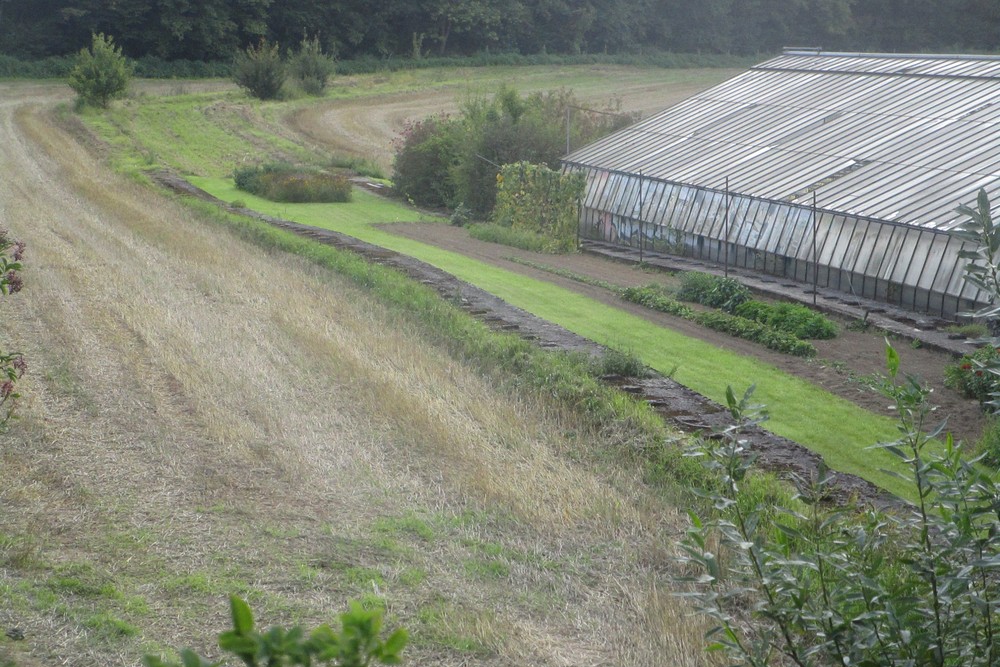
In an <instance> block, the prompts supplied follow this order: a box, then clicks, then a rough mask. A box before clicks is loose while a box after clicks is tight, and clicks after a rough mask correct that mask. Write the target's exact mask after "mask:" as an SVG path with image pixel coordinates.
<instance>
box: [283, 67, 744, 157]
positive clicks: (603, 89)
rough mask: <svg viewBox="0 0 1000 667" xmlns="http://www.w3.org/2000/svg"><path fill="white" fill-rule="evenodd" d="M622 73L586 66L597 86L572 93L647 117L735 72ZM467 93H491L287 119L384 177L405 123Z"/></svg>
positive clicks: (331, 104)
mask: <svg viewBox="0 0 1000 667" xmlns="http://www.w3.org/2000/svg"><path fill="white" fill-rule="evenodd" d="M623 71H625V70H623V69H621V68H616V67H609V66H595V67H593V68H591V74H597V75H598V79H597V81H599V82H600V85H594V86H593V87H591V88H586V87H583V88H580V87H576V86H574V92H575V94H576V95H577V96H578V98H579V99H580V101H582V102H586V103H590V104H594V105H598V106H600V105H604V104H606V103H608V102H609V99H608V90H613V91H614V97H615V98H616V99H617V100H619V101H620V102H621V105H622V109H623V110H625V111H629V112H633V111H634V112H639V113H640V114H642V115H643V116H646V115H649V114H651V113H653V112H655V111H659V110H661V109H665V108H666V107H668V106H670V105H672V104H675V103H677V102H679V101H681V100H684V99H686V98H688V97H690V96H691V95H693V94H695V93H697V92H700V91H701V90H704V89H705V88H707V87H708V86H709V85H710V84H708V83H706V80H707V81H713V82H714V81H722V80H723V79H726V78H728V77H730V76H732V75H734V74H735V73H737V72H738V71H739V70H722V69H715V70H690V71H689V75H688V76H689V77H690V81H681V82H679V83H675V84H673V85H658V84H650V83H648V82H640V83H633V82H631V81H629V80H628V78H627V77H623ZM629 71H634V70H629ZM546 77H547V78H546V82H547V83H546V85H545V86H542V85H540V84H534V83H533V82H532V81H531V80H530V79H528V80H522V79H518V80H517V81H516V85H517V87H518V89H519V90H521V91H522V92H531V91H535V90H543V89H547V88H550V87H551V85H550V84H549V83H548V82H550V81H551V80H552V78H551V77H552V75H551V74H548V75H546ZM706 77H707V78H706ZM501 83H504V82H503V80H498V81H497V82H496V85H497V86H499V85H500V84H501ZM336 85H341V86H347V87H350V86H351V85H352V80H351V79H349V78H348V79H347V80H345V81H341V82H338V83H337V84H336ZM470 92H476V93H481V94H484V95H490V94H492V90H490V89H486V90H482V91H469V90H468V89H467V88H466V87H465V86H463V85H461V84H452V85H442V86H436V87H433V88H430V89H424V90H417V91H407V92H401V93H390V94H385V95H380V96H373V97H371V96H369V97H363V98H360V99H346V100H330V101H328V102H324V103H321V104H315V105H310V106H308V107H305V108H303V109H301V110H299V111H297V112H295V113H293V114H291V115H290V116H289V117H288V119H287V121H288V123H289V125H290V126H291V127H292V128H293V129H295V130H297V131H298V132H300V133H301V134H302V135H303V136H304V137H306V138H307V139H308V141H310V142H311V143H313V144H316V145H319V146H320V147H322V148H323V149H325V150H327V151H329V152H331V153H347V154H350V155H356V156H359V157H363V158H366V159H370V160H374V161H375V162H376V163H377V164H379V165H380V166H381V167H382V169H383V170H384V171H385V173H386V174H387V175H388V174H391V172H392V159H393V155H394V154H395V149H394V148H393V145H392V144H393V140H394V139H395V137H396V136H397V135H398V134H399V133H400V131H402V129H403V128H404V127H405V125H406V123H407V122H410V121H416V120H421V119H423V118H426V117H427V116H431V115H434V114H438V113H444V114H449V113H454V112H455V111H457V110H458V107H459V103H460V101H461V99H462V96H463V95H465V94H468V93H470Z"/></svg>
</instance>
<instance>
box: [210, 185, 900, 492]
mask: <svg viewBox="0 0 1000 667" xmlns="http://www.w3.org/2000/svg"><path fill="white" fill-rule="evenodd" d="M192 181H193V182H194V183H195V184H196V185H198V186H199V187H202V188H203V189H205V190H207V191H209V192H211V193H212V194H214V195H216V196H217V197H219V198H220V199H223V200H226V201H232V200H235V199H242V200H244V201H245V202H246V203H247V204H248V205H249V206H250V207H252V208H254V209H256V210H259V211H262V212H264V213H268V214H271V215H275V216H280V217H284V218H287V219H291V220H295V221H297V222H302V223H305V224H309V225H315V226H317V227H323V228H327V229H334V230H336V231H340V232H343V233H346V234H350V235H351V236H354V237H356V238H360V239H362V240H365V241H368V242H370V243H374V244H377V245H380V246H382V247H386V248H390V249H392V250H395V251H397V252H401V253H405V254H407V255H411V256H413V257H417V258H419V259H421V260H423V261H425V262H428V263H429V264H433V265H434V266H437V267H439V268H441V269H443V270H445V271H448V272H449V273H451V274H453V275H456V276H458V277H460V278H462V279H463V280H466V281H468V282H470V283H472V284H475V285H477V286H479V287H482V288H483V289H486V290H487V291H489V292H492V293H493V294H496V295H497V296H500V297H501V298H503V299H504V300H506V301H507V302H509V303H512V304H514V305H516V306H518V307H520V308H524V309H525V310H527V311H529V312H532V313H534V314H536V315H538V316H539V317H542V318H544V319H546V320H549V321H551V322H555V323H557V324H560V325H562V326H564V327H566V328H567V329H569V330H571V331H574V332H576V333H579V334H581V335H583V336H586V337H588V338H590V339H591V340H596V341H598V342H601V343H605V344H608V345H611V346H612V347H618V348H621V349H627V350H632V351H634V352H636V353H637V354H639V355H640V356H641V357H642V358H643V360H644V361H645V362H646V363H648V364H649V365H650V366H652V367H653V368H655V369H657V370H659V371H661V372H667V371H669V370H670V369H671V368H673V367H674V366H677V367H678V368H677V371H676V372H675V373H674V376H673V377H674V378H675V379H677V380H678V381H679V382H681V383H682V384H684V385H685V386H687V387H690V388H691V389H694V390H695V391H697V392H699V393H701V394H703V395H705V396H708V397H709V398H712V399H714V400H716V401H720V402H724V401H725V391H726V386H727V385H732V386H734V387H736V388H738V389H742V388H744V387H747V386H749V385H751V384H754V383H756V384H757V392H756V394H755V396H756V398H757V400H758V401H759V402H762V403H764V404H766V405H767V406H768V408H769V410H770V412H771V420H770V422H769V423H768V425H767V426H768V428H769V429H770V430H772V431H773V432H775V433H778V434H779V435H783V436H785V437H787V438H790V439H792V440H794V441H796V442H799V443H802V444H804V445H805V446H807V447H809V448H810V449H812V450H814V451H816V452H818V453H820V454H822V455H823V456H824V458H826V460H827V462H828V463H829V464H830V466H831V467H833V468H835V469H837V470H841V471H845V472H852V473H854V474H857V475H860V476H862V477H864V478H866V479H868V480H870V481H872V482H874V483H876V484H878V485H879V486H882V487H884V488H887V489H890V490H892V491H894V492H896V493H900V494H904V495H905V494H906V492H907V489H906V486H905V485H903V484H900V481H899V480H898V479H896V478H895V477H893V476H892V475H888V474H885V473H883V472H882V471H881V468H895V467H896V465H897V463H896V459H895V458H894V457H892V456H890V455H887V454H886V453H885V452H882V451H872V450H870V449H869V448H868V447H869V446H870V445H871V444H873V443H875V442H879V441H888V440H892V439H894V438H895V437H896V431H895V422H893V421H892V420H889V419H887V418H884V417H880V416H877V415H874V414H872V413H870V412H868V411H866V410H863V409H861V408H859V407H858V406H856V405H854V404H853V403H850V402H848V401H845V400H843V399H841V398H839V397H836V396H834V395H832V394H830V393H829V392H826V391H824V390H822V389H819V388H818V387H816V386H814V385H811V384H809V383H808V382H804V381H802V380H800V379H798V378H796V377H794V376H790V375H788V374H787V373H784V372H782V371H780V370H778V369H776V368H774V367H773V366H770V365H769V364H765V363H762V362H760V361H758V360H756V359H752V358H749V357H743V356H740V355H736V354H732V353H730V352H727V351H726V350H721V349H719V348H716V347H714V346H712V345H709V344H707V343H704V342H702V341H700V340H697V339H693V338H689V337H687V336H683V335H681V334H678V333H676V332H673V331H670V330H668V329H663V328H661V327H658V326H656V325H654V324H651V323H650V322H647V321H646V320H643V319H642V318H639V317H635V316H633V315H630V314H629V313H626V312H624V311H621V310H617V309H615V308H610V307H608V306H605V305H603V304H599V303H596V302H594V301H592V300H591V299H587V298H586V297H583V296H580V295H578V294H576V293H574V292H572V291H569V290H566V289H563V288H560V287H556V286H554V285H551V284H549V283H546V282H543V281H538V280H533V279H530V278H526V277H524V276H521V275H518V274H516V273H513V272H510V271H505V270H503V269H499V268H496V267H492V266H489V265H486V264H483V263H481V262H477V261H475V260H470V259H468V258H466V257H464V256H461V255H458V254H456V253H452V252H448V251H445V250H441V249H439V248H436V247H433V246H429V245H427V244H424V243H419V242H417V241H412V240H410V239H405V238H402V237H398V236H395V235H393V234H390V233H388V232H385V231H382V230H379V229H376V228H374V227H372V226H371V223H373V222H405V221H415V220H419V219H422V218H421V216H420V215H419V214H418V213H416V212H414V211H412V210H410V209H407V208H405V207H402V206H399V205H396V204H393V203H392V202H388V201H385V200H381V199H379V198H377V197H374V196H372V195H369V194H368V193H365V192H357V193H356V201H355V203H352V204H350V205H347V206H344V205H315V204H312V205H301V204H300V205H292V204H276V203H274V202H269V201H267V200H264V199H260V198H256V197H252V196H249V195H247V193H244V192H240V191H238V190H236V189H235V187H234V186H233V185H232V183H231V181H230V180H228V179H210V178H193V179H192Z"/></svg>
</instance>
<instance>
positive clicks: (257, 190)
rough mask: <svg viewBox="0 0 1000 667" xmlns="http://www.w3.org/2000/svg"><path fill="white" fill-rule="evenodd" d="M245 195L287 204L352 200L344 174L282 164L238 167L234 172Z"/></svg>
mask: <svg viewBox="0 0 1000 667" xmlns="http://www.w3.org/2000/svg"><path fill="white" fill-rule="evenodd" d="M233 179H234V180H235V181H236V187H237V188H239V189H240V190H243V191H244V192H249V193H250V194H253V195H257V196H258V197H263V198H264V199H270V200H271V201H276V202H287V203H312V204H315V203H335V202H336V203H344V202H349V201H351V182H350V181H349V180H348V179H347V177H346V176H344V175H343V174H330V173H326V172H322V171H319V170H317V169H304V168H301V167H295V166H292V165H289V164H283V163H268V164H265V165H262V166H260V167H240V168H239V169H237V170H236V171H235V172H233Z"/></svg>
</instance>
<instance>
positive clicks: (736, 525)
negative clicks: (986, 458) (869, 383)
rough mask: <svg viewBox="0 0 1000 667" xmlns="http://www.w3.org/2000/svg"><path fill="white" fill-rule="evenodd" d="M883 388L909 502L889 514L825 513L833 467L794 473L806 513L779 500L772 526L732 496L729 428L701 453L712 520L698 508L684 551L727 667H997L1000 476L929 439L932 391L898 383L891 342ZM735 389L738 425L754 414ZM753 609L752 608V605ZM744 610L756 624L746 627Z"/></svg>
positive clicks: (740, 472) (743, 458)
mask: <svg viewBox="0 0 1000 667" xmlns="http://www.w3.org/2000/svg"><path fill="white" fill-rule="evenodd" d="M887 366H888V369H889V379H888V380H887V381H886V383H885V384H884V385H883V386H882V390H883V392H884V393H885V394H886V396H887V397H889V398H890V399H891V400H892V401H893V402H894V404H895V409H896V414H897V415H899V427H900V433H901V434H902V435H901V437H900V438H899V440H897V441H895V442H893V443H889V444H883V445H878V446H881V447H884V448H885V449H887V450H888V451H890V452H892V453H893V454H895V455H896V456H898V457H900V459H901V460H902V461H903V462H905V463H906V465H907V468H908V469H909V479H910V481H911V482H912V484H913V489H914V492H915V493H914V497H915V498H916V502H915V504H913V505H906V506H900V507H899V508H897V509H896V510H894V511H892V512H889V513H885V514H882V513H879V512H875V511H870V512H867V513H864V514H860V513H852V512H856V510H853V509H848V510H828V509H825V508H824V506H823V502H824V500H825V499H826V498H827V497H828V494H829V493H830V492H831V490H832V488H833V483H834V480H833V475H832V474H830V473H829V472H828V471H826V470H823V469H820V470H819V473H818V475H817V477H816V478H815V479H812V480H799V483H800V495H799V500H800V501H801V502H802V503H804V505H805V507H806V508H807V509H806V511H804V512H800V511H797V510H794V509H791V508H786V510H787V516H788V517H789V519H788V520H787V521H783V522H782V523H781V524H780V525H779V526H778V527H779V529H780V530H779V531H778V532H777V534H776V533H775V531H773V530H772V529H771V527H770V526H768V525H767V523H768V522H766V521H763V520H761V517H762V516H763V512H771V511H773V510H772V509H771V508H765V507H762V506H755V507H749V508H747V507H745V506H744V505H743V504H741V503H740V502H738V501H737V499H738V496H739V488H740V487H741V486H742V485H743V484H744V482H745V479H746V476H747V474H748V471H749V468H750V466H751V464H752V462H753V455H752V454H751V453H750V452H748V451H747V450H746V448H745V446H744V442H743V440H742V438H741V436H740V429H739V427H735V428H733V429H730V430H729V431H727V432H726V433H725V434H724V438H723V439H722V440H720V441H705V442H704V443H703V444H702V447H701V448H700V449H699V450H698V451H697V454H698V455H700V456H701V457H702V458H703V459H704V460H705V461H706V465H707V467H709V468H710V469H712V470H714V471H716V472H717V473H718V474H719V476H720V479H721V481H722V491H721V492H719V493H716V494H713V495H712V498H711V499H712V500H713V501H714V505H715V507H716V508H718V509H720V510H721V512H720V515H719V516H718V517H716V518H712V519H710V520H702V519H700V518H699V517H697V516H694V515H692V524H691V528H690V530H689V532H688V537H687V539H686V540H685V541H684V544H683V548H684V551H685V553H686V560H687V562H688V563H689V564H690V565H692V566H694V567H696V568H697V569H698V570H699V571H700V572H701V575H700V576H698V577H697V578H696V592H695V593H694V595H693V598H694V599H695V601H696V603H697V604H698V605H699V607H700V608H701V610H702V611H703V612H704V613H706V614H708V616H709V617H711V618H712V619H713V620H714V621H715V622H716V624H717V627H716V628H715V629H714V630H713V631H712V632H710V633H709V637H710V638H711V641H712V644H711V645H710V648H711V649H714V650H716V651H721V652H723V653H724V654H725V655H726V657H727V658H728V661H727V663H726V664H734V665H752V666H754V667H765V666H770V665H778V664H794V665H800V666H803V667H805V666H813V665H815V666H817V667H818V666H823V665H870V666H871V667H881V666H883V665H886V666H888V665H914V666H916V665H921V666H924V665H926V666H933V667H944V666H946V665H954V666H956V667H957V666H959V665H961V666H962V667H987V666H995V665H997V664H1000V633H998V632H997V628H996V618H997V610H998V608H1000V578H998V577H997V576H996V572H997V567H998V564H1000V518H998V515H997V512H996V507H997V498H1000V484H998V483H997V482H996V481H994V480H993V479H991V478H990V477H989V476H987V475H986V474H985V473H983V472H982V471H981V470H980V469H979V468H978V467H977V466H976V465H975V463H974V462H969V461H966V460H964V459H963V458H962V453H961V448H960V446H959V445H956V444H955V443H954V442H953V441H952V440H951V438H950V437H948V438H946V441H945V444H944V448H943V450H942V449H937V446H936V445H932V443H933V442H934V441H935V439H936V438H938V437H939V436H940V435H941V428H938V429H931V430H930V432H926V431H927V430H928V428H929V426H928V424H929V420H930V417H931V408H930V407H929V406H928V405H927V396H928V395H929V393H930V392H929V390H927V389H925V388H924V387H922V386H920V384H919V383H918V382H917V381H915V380H914V379H913V378H906V379H905V380H900V379H899V378H898V371H899V357H898V356H897V354H896V352H895V350H893V349H892V348H891V347H888V348H887ZM746 398H747V397H746V396H745V397H744V401H740V402H737V401H736V400H735V399H734V398H733V394H732V392H731V391H730V392H729V404H730V409H731V411H732V412H733V414H734V417H736V418H737V420H738V421H739V422H743V423H746V422H750V423H755V422H756V421H758V420H756V419H754V418H753V415H752V412H750V411H748V410H747V406H746V405H745V404H746ZM748 605H749V606H748ZM743 613H749V614H750V615H751V616H752V618H753V620H754V621H755V623H754V629H753V630H752V631H749V632H747V631H745V630H744V628H745V627H746V626H745V623H744V621H743V619H741V618H738V616H739V615H742V614H743Z"/></svg>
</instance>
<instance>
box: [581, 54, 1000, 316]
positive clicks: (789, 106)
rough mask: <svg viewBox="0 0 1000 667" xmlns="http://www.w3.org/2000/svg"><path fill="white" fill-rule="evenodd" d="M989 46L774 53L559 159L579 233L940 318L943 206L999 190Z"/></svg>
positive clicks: (950, 227) (994, 62) (952, 266)
mask: <svg viewBox="0 0 1000 667" xmlns="http://www.w3.org/2000/svg"><path fill="white" fill-rule="evenodd" d="M998 123H1000V58H996V57H979V56H975V57H974V56H898V55H872V54H834V53H824V52H812V51H808V52H807V51H786V53H785V54H783V55H782V56H779V57H777V58H774V59H772V60H769V61H767V62H765V63H762V64H761V65H758V66H756V67H754V68H752V69H750V70H749V71H747V72H745V73H744V74H741V75H739V76H737V77H735V78H734V79H731V80H729V81H727V82H725V83H723V84H721V85H719V86H716V87H714V88H711V89H709V90H707V91H705V92H703V93H701V94H699V95H696V96H695V97H693V98H690V99H688V100H687V101H685V102H682V103H681V104H679V105H677V106H674V107H672V108H670V109H668V110H666V111H664V112H662V113H660V114H657V115H654V116H651V117H650V118H648V119H646V120H644V121H641V122H639V123H638V124H636V125H633V126H632V127H629V128H626V129H625V130H622V131H620V132H618V133H615V134H613V135H611V136H609V137H606V138H605V139H603V140H601V141H598V142H596V143H593V144H591V145H589V146H586V147H584V148H582V149H580V150H577V151H575V152H573V153H571V154H570V155H569V156H567V158H566V160H565V162H564V164H565V167H566V168H567V169H570V170H580V171H582V172H584V173H585V175H586V177H587V190H586V194H585V198H584V200H583V202H582V207H581V218H580V232H581V236H582V237H584V238H590V239H594V240H599V241H604V242H608V243H617V244H625V245H629V246H632V247H635V248H640V247H641V248H644V249H646V250H649V251H655V252H667V253H677V254H684V255H687V256H693V257H697V258H701V259H706V260H711V261H716V262H719V263H728V264H730V265H732V266H740V267H745V268H749V269H753V270H757V271H760V272H764V273H769V274H773V275H776V276H783V277H787V278H790V279H794V280H798V281H803V282H807V283H812V282H814V281H815V282H816V283H817V284H818V285H819V286H822V287H829V288H833V289H837V290H840V291H843V292H845V293H848V294H854V295H856V296H863V297H868V298H873V299H876V300H879V301H883V302H887V303H892V304H897V305H901V306H903V307H905V308H909V309H912V310H915V311H920V312H925V313H929V314H934V315H940V316H944V317H949V318H952V317H955V316H956V315H957V314H958V313H960V312H963V311H966V310H968V309H971V308H975V307H977V306H978V305H982V304H984V303H985V301H986V299H987V295H985V294H981V293H980V292H979V290H977V289H975V288H974V287H972V286H969V285H967V284H966V283H965V281H964V280H963V273H964V272H963V269H964V266H965V264H966V263H967V260H964V259H962V258H960V257H959V251H960V250H961V249H962V248H963V243H962V242H961V241H960V240H959V239H958V238H956V237H955V236H954V233H953V232H954V230H955V229H956V228H957V227H958V226H959V225H960V224H961V223H962V222H964V217H963V216H961V215H960V214H959V213H958V212H957V211H956V208H957V207H958V205H959V204H966V205H973V204H974V202H975V200H976V193H977V192H978V191H979V189H980V188H985V189H986V191H987V193H988V194H989V195H991V198H992V197H993V196H994V195H996V194H997V192H998V190H1000V187H998V185H1000V178H998V177H1000V141H998V138H1000V135H998V133H997V130H998Z"/></svg>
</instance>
